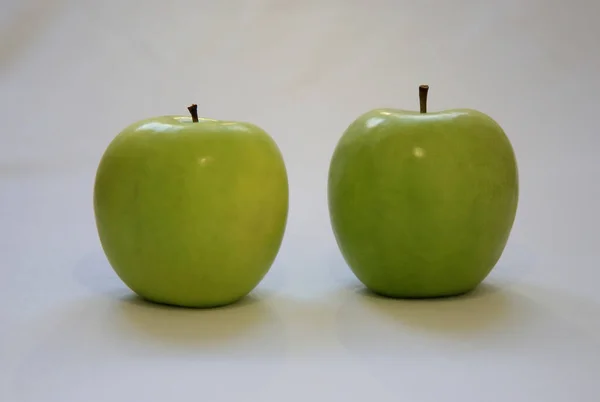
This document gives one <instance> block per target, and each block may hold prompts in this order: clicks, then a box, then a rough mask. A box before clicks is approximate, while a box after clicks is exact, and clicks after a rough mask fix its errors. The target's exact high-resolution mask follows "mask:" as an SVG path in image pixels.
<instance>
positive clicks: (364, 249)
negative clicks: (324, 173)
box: [328, 109, 519, 298]
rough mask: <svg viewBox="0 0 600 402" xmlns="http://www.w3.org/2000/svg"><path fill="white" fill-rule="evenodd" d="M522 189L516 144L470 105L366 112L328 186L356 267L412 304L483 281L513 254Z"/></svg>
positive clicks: (372, 285) (340, 235)
mask: <svg viewBox="0 0 600 402" xmlns="http://www.w3.org/2000/svg"><path fill="white" fill-rule="evenodd" d="M518 192H519V188H518V171H517V162H516V159H515V154H514V152H513V148H512V146H511V143H510V142H509V139H508V138H507V136H506V135H505V133H504V131H503V130H502V128H501V127H500V126H499V125H498V124H497V123H496V122H495V121H494V120H493V119H492V118H490V117H489V116H487V115H485V114H483V113H481V112H478V111H475V110H469V109H456V110H446V111H442V112H437V113H420V112H411V111H403V110H395V109H377V110H372V111H370V112H368V113H365V114H364V115H362V116H360V117H359V118H358V119H357V120H355V121H354V122H353V123H352V124H351V125H350V126H349V127H348V129H347V131H346V132H345V133H344V134H343V136H342V138H341V139H340V141H339V143H338V145H337V147H336V149H335V152H334V155H333V157H332V160H331V164H330V170H329V181H328V202H329V210H330V217H331V223H332V227H333V230H334V233H335V237H336V240H337V244H338V246H339V248H340V250H341V253H342V254H343V256H344V258H345V260H346V262H347V264H348V265H349V266H350V268H351V269H352V271H353V272H354V274H355V275H356V276H357V277H358V279H359V280H360V281H361V282H362V283H363V284H365V285H366V286H367V287H368V288H369V289H371V290H372V291H374V292H376V293H379V294H382V295H385V296H390V297H403V298H422V297H423V298H424V297H440V296H452V295H458V294H461V293H465V292H468V291H470V290H472V289H474V288H475V287H476V286H477V285H478V284H479V283H481V282H482V281H483V280H484V279H485V277H486V276H487V275H488V274H489V273H490V271H491V270H492V269H493V267H494V266H495V265H496V263H497V261H498V259H499V258H500V256H501V254H502V252H503V250H504V248H505V245H506V243H507V240H508V237H509V234H510V231H511V229H512V225H513V222H514V219H515V214H516V210H517V202H518Z"/></svg>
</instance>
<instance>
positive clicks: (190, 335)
mask: <svg viewBox="0 0 600 402" xmlns="http://www.w3.org/2000/svg"><path fill="white" fill-rule="evenodd" d="M0 16H1V18H0V62H1V65H0V68H1V70H0V71H1V76H0V79H1V81H0V85H1V87H0V117H1V126H0V264H1V265H0V401H2V402H34V401H35V402H38V401H39V402H70V401H78V402H80V401H86V402H96V401H112V402H121V401H147V402H151V401H199V400H203V401H211V402H219V401H236V400H245V401H286V402H293V401H305V400H306V401H342V400H343V401H367V400H394V401H411V402H420V401H432V402H433V401H435V402H437V401H441V400H456V401H478V402H479V401H491V402H495V401H544V402H553V401H569V402H571V401H572V402H579V401H594V402H597V401H598V400H600V383H599V375H600V360H599V359H600V294H599V293H598V291H597V290H598V286H599V285H598V282H599V281H600V272H599V269H600V267H599V262H600V253H599V251H598V249H599V246H600V244H599V237H600V236H599V234H598V226H599V224H600V217H599V215H598V211H597V208H598V197H599V195H600V191H599V189H600V184H599V179H598V177H599V174H600V162H598V158H599V151H600V149H599V148H600V139H599V138H600V132H598V108H599V106H600V51H599V50H598V49H599V47H598V43H599V40H600V28H599V25H598V17H599V16H600V3H599V2H598V1H596V0H588V1H585V0H574V1H569V2H567V1H561V0H549V1H542V0H527V1H524V0H507V1H480V0H479V1H475V0H461V1H441V0H440V1H433V0H422V1H401V0H395V1H394V0H387V1H384V0H369V1H367V0H347V1H342V0H338V1H333V0H322V1H317V0H311V1H309V0H305V1H291V0H290V1H283V0H281V1H274V0H271V1H258V0H257V1H241V0H232V1H226V0H222V1H200V0H195V1H191V0H190V1H183V0H173V1H164V0H152V1H144V2H142V1H139V2H134V1H121V0H105V1H93V0H82V1H74V0H73V1H69V0H21V1H19V0H0ZM422 83H427V84H429V85H430V87H431V90H430V100H429V109H430V110H431V111H434V110H441V109H446V108H454V107H469V108H475V109H479V110H481V111H483V112H485V113H488V114H489V115H491V116H492V117H493V118H494V119H496V120H497V121H498V122H499V123H500V124H501V125H502V126H503V127H504V129H505V131H506V132H507V134H508V135H509V137H510V139H511V141H512V143H513V145H514V147H515V151H516V154H517V158H518V161H519V169H520V180H521V181H520V182H521V199H520V204H519V210H518V215H517V220H516V223H515V227H514V230H513V232H512V235H511V238H510V241H509V244H508V246H507V248H506V251H505V253H504V255H503V257H502V259H501V261H500V262H499V264H498V265H497V267H496V269H495V270H494V271H493V273H492V275H491V276H490V277H488V279H487V280H486V281H485V284H484V285H482V286H481V287H480V289H479V290H478V291H477V292H475V293H473V294H471V295H468V296H465V297H462V298H458V299H452V300H437V301H412V302H408V301H392V300H387V299H380V298H376V297H373V296H370V295H369V294H368V293H366V292H364V291H363V290H362V287H361V286H360V284H359V283H358V282H357V280H356V279H355V278H354V277H353V275H352V274H351V272H350V271H349V269H348V268H347V267H346V265H345V263H344V261H343V259H342V257H341V255H340V253H339V251H338V249H337V247H336V244H335V241H334V238H333V234H332V231H331V227H330V224H329V217H328V212H327V203H326V184H327V169H328V165H329V159H330V157H331V153H332V151H333V148H334V147H335V144H336V142H337V140H338V139H339V137H340V135H341V133H342V132H343V130H344V129H345V128H346V127H347V125H348V124H349V123H350V122H351V121H352V120H353V119H354V118H356V117H357V116H358V115H359V114H361V113H363V112H365V111H367V110H369V109H372V108H375V107H380V106H384V107H397V108H408V109H416V108H417V107H418V99H417V86H418V85H419V84H422ZM192 102H196V103H198V105H199V109H200V114H201V115H203V116H205V117H212V118H223V119H233V120H246V121H252V122H254V123H255V124H258V125H260V126H262V127H263V128H264V129H265V130H267V131H268V132H269V133H270V134H271V135H272V136H273V137H274V138H275V140H276V141H277V142H278V144H279V146H280V147H281V150H282V152H283V153H284V156H285V160H286V163H287V166H288V173H289V179H290V185H291V194H290V197H291V199H290V215H289V223H288V227H287V232H286V235H285V239H284V243H283V245H282V248H281V251H280V254H279V256H278V258H277V260H276V262H275V264H274V265H273V267H272V270H271V271H270V273H269V274H268V276H267V277H266V278H265V280H264V281H263V282H262V283H261V284H260V285H259V287H258V288H257V289H256V291H255V292H254V293H253V295H252V297H249V298H248V299H246V300H245V301H244V302H241V303H239V304H236V305H234V306H231V307H229V308H225V309H219V310H210V311H194V310H181V309H172V308H164V307H158V306H154V305H149V304H145V303H142V302H140V301H138V300H137V299H136V298H134V297H132V296H131V292H130V291H129V290H128V289H127V288H126V287H125V286H124V285H123V284H122V283H121V282H120V281H119V280H118V278H117V277H116V275H115V274H114V273H113V271H112V270H111V268H110V266H109V265H108V263H107V261H106V259H105V257H104V255H103V253H102V250H101V247H100V243H99V241H98V238H97V234H96V229H95V224H94V219H93V210H92V186H93V178H94V174H95V169H96V167H97V164H98V161H99V158H100V156H101V155H102V153H103V151H104V149H105V147H106V146H107V145H108V143H109V141H110V140H111V139H112V138H113V137H114V136H115V135H116V134H117V133H118V132H119V131H120V130H121V129H122V128H123V127H125V126H126V125H128V124H130V123H132V122H134V121H136V120H139V119H141V118H145V117H150V116H154V115H163V114H178V113H181V114H186V113H187V111H186V109H185V108H186V106H187V105H188V104H190V103H192Z"/></svg>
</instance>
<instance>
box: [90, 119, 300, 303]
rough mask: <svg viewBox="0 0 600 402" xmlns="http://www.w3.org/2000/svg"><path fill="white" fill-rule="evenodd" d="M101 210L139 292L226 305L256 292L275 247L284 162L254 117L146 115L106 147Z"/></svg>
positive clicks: (123, 269) (110, 247)
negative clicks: (248, 120) (229, 119)
mask: <svg viewBox="0 0 600 402" xmlns="http://www.w3.org/2000/svg"><path fill="white" fill-rule="evenodd" d="M94 210H95V217H96V223H97V228H98V233H99V237H100V241H101V243H102V247H103V249H104V251H105V253H106V256H107V258H108V260H109V262H110V264H111V265H112V267H113V268H114V270H115V271H116V273H117V274H118V276H119V277H120V278H121V279H122V280H123V282H124V283H125V284H126V285H127V286H129V287H130V288H131V289H132V290H133V291H134V292H135V293H137V294H138V295H140V296H141V297H143V298H145V299H147V300H150V301H153V302H158V303H165V304H171V305H178V306H187V307H213V306H220V305H225V304H229V303H232V302H235V301H237V300H238V299H240V298H243V297H244V296H245V295H247V294H248V293H249V292H250V291H251V290H252V289H254V288H255V287H256V286H257V285H258V283H259V282H260V281H261V280H262V278H263V277H264V276H265V274H266V273H267V272H268V270H269V269H270V267H271V265H272V263H273V261H274V259H275V257H276V255H277V253H278V250H279V247H280V245H281V242H282V238H283V235H284V231H285V226H286V221H287V213H288V179H287V172H286V167H285V164H284V161H283V158H282V155H281V153H280V151H279V149H278V147H277V145H276V143H275V142H274V140H273V139H272V138H271V137H270V136H269V135H268V134H267V133H266V132H265V131H263V130H262V129H260V128H259V127H257V126H255V125H253V124H249V123H242V122H226V121H217V120H211V119H199V121H198V122H193V121H192V119H191V118H190V117H183V116H163V117H157V118H152V119H148V120H143V121H139V122H137V123H135V124H132V125H131V126H129V127H127V128H125V129H124V130H123V131H122V132H121V133H119V134H118V135H117V136H116V138H115V139H114V140H113V141H112V142H111V143H110V145H109V146H108V148H107V149H106V151H105V153H104V155H103V157H102V159H101V162H100V164H99V167H98V170H97V175H96V181H95V187H94Z"/></svg>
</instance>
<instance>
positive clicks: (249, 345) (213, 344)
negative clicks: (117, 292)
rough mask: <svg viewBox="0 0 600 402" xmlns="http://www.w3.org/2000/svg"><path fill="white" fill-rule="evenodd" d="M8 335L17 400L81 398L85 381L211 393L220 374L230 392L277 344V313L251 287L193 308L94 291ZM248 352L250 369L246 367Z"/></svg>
mask: <svg viewBox="0 0 600 402" xmlns="http://www.w3.org/2000/svg"><path fill="white" fill-rule="evenodd" d="M33 333H35V336H31V335H30V334H33ZM10 339H13V343H14V344H15V347H14V348H13V349H14V350H12V351H11V353H12V356H7V359H8V361H7V364H10V365H12V366H13V367H11V370H10V371H11V372H12V373H14V377H13V378H12V381H11V383H12V384H13V387H14V388H13V394H14V395H17V396H18V398H17V400H19V401H38V400H46V401H55V400H56V401H59V400H85V399H86V397H87V398H88V399H89V391H90V390H98V391H100V390H102V391H101V393H102V399H106V400H111V399H112V400H122V399H121V398H122V397H123V395H127V394H128V395H137V396H139V392H140V390H144V392H145V393H147V394H148V395H152V396H153V397H155V396H156V397H158V396H161V398H162V397H163V396H164V399H165V400H167V399H169V398H171V397H169V392H171V393H172V392H173V390H174V389H177V390H179V391H181V392H184V393H185V395H192V394H194V393H197V391H198V389H199V388H198V387H200V388H201V389H202V392H203V395H211V394H214V395H218V394H219V393H222V392H223V390H222V388H223V383H222V379H223V378H229V379H230V380H231V381H232V384H233V383H234V384H235V385H234V387H235V389H234V390H230V392H232V393H236V395H237V393H239V392H241V393H242V394H248V393H249V394H253V393H255V392H260V389H262V387H264V384H265V383H266V382H268V381H269V378H270V377H271V376H273V375H275V374H276V373H277V371H278V367H279V366H280V364H282V362H283V359H284V356H285V351H286V338H285V333H284V326H283V324H282V321H281V319H280V318H279V317H278V316H277V314H276V313H275V312H274V310H273V309H272V308H271V307H270V306H269V305H268V303H266V302H264V301H262V300H261V297H260V296H252V297H248V299H247V300H244V301H240V302H239V303H237V304H235V305H231V306H228V307H222V308H218V309H212V310H193V309H181V308H175V307H166V306H162V305H154V304H151V303H147V302H145V301H142V300H141V299H139V298H137V297H136V296H131V295H127V296H122V297H120V298H119V297H115V298H107V297H106V296H105V295H95V296H93V297H88V298H81V299H78V300H73V301H72V302H70V303H68V304H63V305H62V306H60V307H58V308H55V309H49V310H47V311H45V312H44V313H43V314H42V315H39V316H37V317H32V318H30V319H29V320H27V321H23V322H22V323H20V325H19V326H18V327H17V328H13V329H12V333H11V335H10ZM10 339H8V341H10ZM9 362H12V363H9ZM225 362H229V363H227V364H225ZM233 362H235V364H234V363H233ZM257 362H260V370H252V369H250V368H251V367H252V366H253V365H256V364H257ZM132 370H133V371H132ZM134 372H135V375H133V374H132V373H134ZM34 385H35V386H34ZM228 395H229V394H228ZM134 399H135V398H134ZM209 399H210V398H209Z"/></svg>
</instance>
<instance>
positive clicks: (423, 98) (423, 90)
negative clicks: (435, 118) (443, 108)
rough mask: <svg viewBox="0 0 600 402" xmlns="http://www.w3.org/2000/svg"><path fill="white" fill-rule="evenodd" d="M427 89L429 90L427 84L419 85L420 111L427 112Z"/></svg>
mask: <svg viewBox="0 0 600 402" xmlns="http://www.w3.org/2000/svg"><path fill="white" fill-rule="evenodd" d="M427 91H429V85H420V86H419V102H420V103H421V113H427Z"/></svg>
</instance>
